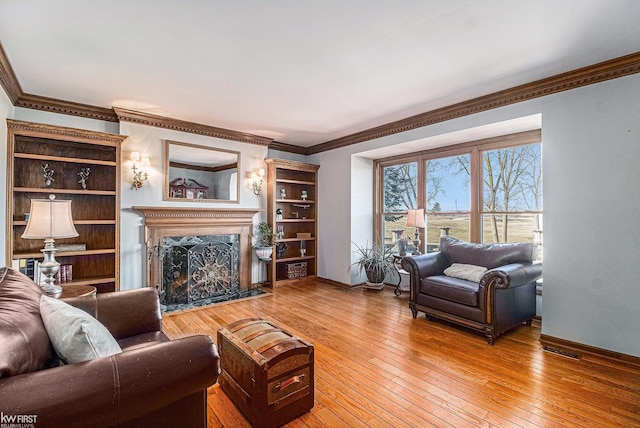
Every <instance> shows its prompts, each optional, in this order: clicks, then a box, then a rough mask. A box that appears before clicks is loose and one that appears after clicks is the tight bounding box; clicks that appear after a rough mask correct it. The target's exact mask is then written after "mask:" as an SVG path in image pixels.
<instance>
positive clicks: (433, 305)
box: [402, 236, 542, 345]
mask: <svg viewBox="0 0 640 428" xmlns="http://www.w3.org/2000/svg"><path fill="white" fill-rule="evenodd" d="M439 250H440V251H439V252H436V253H429V254H423V255H419V256H414V257H405V258H404V259H403V261H402V265H403V267H404V268H405V270H407V271H408V272H409V274H410V283H411V290H410V293H411V294H410V298H409V307H410V308H411V312H412V313H413V317H414V318H416V317H417V315H418V311H420V312H424V313H425V315H426V317H427V319H429V318H431V317H434V318H440V319H443V320H446V321H449V322H453V323H456V324H459V325H462V326H465V327H468V328H470V329H473V330H475V331H478V332H481V333H484V334H485V335H486V337H487V339H488V341H489V344H490V345H493V342H494V339H495V338H496V337H498V336H499V335H500V334H502V333H504V332H506V331H507V330H510V329H512V328H514V327H516V326H518V325H520V324H522V323H523V322H524V323H526V324H527V325H531V321H532V319H533V318H534V317H535V315H536V280H538V279H539V278H541V277H542V264H540V263H533V261H534V260H535V258H536V246H535V244H534V243H533V242H525V243H513V244H475V243H470V242H464V241H460V240H458V239H455V238H452V237H449V236H444V237H441V238H440V246H439ZM453 263H461V264H467V265H475V266H482V267H485V268H487V271H486V272H485V273H484V274H480V275H482V277H481V279H480V281H479V282H473V281H469V280H465V279H460V278H456V277H451V276H447V275H445V274H444V271H445V269H447V268H448V267H450V266H451V265H452V264H453Z"/></svg>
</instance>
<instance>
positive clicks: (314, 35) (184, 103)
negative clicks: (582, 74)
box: [0, 0, 640, 147]
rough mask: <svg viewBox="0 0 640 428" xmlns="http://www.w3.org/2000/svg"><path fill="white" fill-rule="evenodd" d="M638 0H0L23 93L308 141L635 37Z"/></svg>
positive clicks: (589, 55)
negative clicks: (178, 0)
mask: <svg viewBox="0 0 640 428" xmlns="http://www.w3.org/2000/svg"><path fill="white" fill-rule="evenodd" d="M639 22H640V2H639V1H637V0H535V1H534V0H529V1H512V0H484V1H478V0H439V1H435V0H402V1H397V0H306V1H300V0H268V1H267V0H242V1H238V0H222V1H221V0H182V1H180V2H177V1H171V0H110V1H105V0H102V1H97V0H96V1H86V0H65V1H45V0H21V1H15V0H0V43H1V44H2V46H3V48H4V51H5V53H6V56H7V59H8V60H9V63H10V65H11V67H12V69H13V71H14V73H15V75H16V76H17V79H18V82H19V84H20V87H21V89H22V90H23V91H24V92H25V93H30V94H35V95H39V96H44V97H52V98H55V99H60V100H66V101H73V102H77V103H84V104H89V105H93V106H98V107H106V108H110V107H121V108H125V109H130V110H136V111H140V112H145V113H149V114H155V115H160V116H167V117H171V118H175V119H180V120H184V121H189V122H194V123H200V124H205V125H210V126H215V127H220V128H226V129H230V130H235V131H240V132H246V133H250V134H256V135H260V136H264V137H268V138H273V139H275V140H276V141H278V142H282V143H287V144H292V145H296V146H300V147H310V146H314V145H317V144H320V143H325V142H327V141H331V140H334V139H337V138H340V137H344V136H346V135H349V134H353V133H356V132H360V131H363V130H366V129H369V128H372V127H376V126H379V125H384V124H387V123H390V122H393V121H396V120H400V119H403V118H406V117H409V116H413V115H416V114H420V113H424V112H427V111H431V110H434V109H436V108H440V107H444V106H448V105H451V104H454V103H457V102H461V101H465V100H468V99H471V98H475V97H479V96H482V95H485V94H489V93H493V92H496V91H499V90H503V89H508V88H512V87H515V86H518V85H522V84H525V83H529V82H532V81H535V80H539V79H542V78H546V77H549V76H553V75H556V74H559V73H563V72H566V71H571V70H575V69H578V68H581V67H585V66H588V65H592V64H595V63H598V62H602V61H605V60H609V59H612V58H617V57H620V56H623V55H627V54H630V53H634V52H640V25H639V24H638V23H639Z"/></svg>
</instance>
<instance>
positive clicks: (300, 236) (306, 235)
mask: <svg viewBox="0 0 640 428" xmlns="http://www.w3.org/2000/svg"><path fill="white" fill-rule="evenodd" d="M296 238H298V239H305V238H311V232H297V233H296Z"/></svg>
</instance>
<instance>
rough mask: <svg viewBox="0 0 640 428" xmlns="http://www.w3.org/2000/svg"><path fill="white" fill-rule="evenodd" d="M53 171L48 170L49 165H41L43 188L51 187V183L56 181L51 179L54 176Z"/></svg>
mask: <svg viewBox="0 0 640 428" xmlns="http://www.w3.org/2000/svg"><path fill="white" fill-rule="evenodd" d="M55 173H56V172H55V170H53V169H51V168H49V164H48V163H45V164H44V165H42V175H44V187H53V182H54V181H56V179H55V178H53V174H55Z"/></svg>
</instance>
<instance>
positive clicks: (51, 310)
mask: <svg viewBox="0 0 640 428" xmlns="http://www.w3.org/2000/svg"><path fill="white" fill-rule="evenodd" d="M40 315H41V316H42V321H43V322H44V326H45V328H46V329H47V333H48V334H49V339H50V340H51V343H52V344H53V349H55V351H56V353H57V354H58V356H59V357H60V359H62V360H63V361H65V362H66V363H69V364H73V363H80V362H82V361H87V360H92V359H94V358H102V357H108V356H110V355H114V354H119V353H120V352H122V350H121V349H120V345H118V342H116V340H115V339H114V338H113V336H112V335H111V333H109V330H107V328H106V327H105V326H104V325H102V324H101V323H100V322H99V321H98V320H97V319H95V318H93V317H92V316H91V315H89V314H88V313H86V312H85V311H83V310H81V309H78V308H75V307H73V306H71V305H69V304H68V303H65V302H63V301H62V300H58V299H54V298H52V297H48V296H45V295H43V296H42V297H41V299H40Z"/></svg>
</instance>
